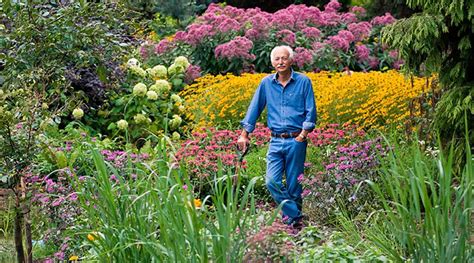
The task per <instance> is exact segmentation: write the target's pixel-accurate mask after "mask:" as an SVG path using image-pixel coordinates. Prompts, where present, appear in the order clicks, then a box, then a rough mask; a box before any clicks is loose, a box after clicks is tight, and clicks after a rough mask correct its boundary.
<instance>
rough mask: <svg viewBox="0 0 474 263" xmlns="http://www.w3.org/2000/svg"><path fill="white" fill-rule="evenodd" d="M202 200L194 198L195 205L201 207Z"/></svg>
mask: <svg viewBox="0 0 474 263" xmlns="http://www.w3.org/2000/svg"><path fill="white" fill-rule="evenodd" d="M201 206H202V202H201V199H194V207H196V208H201Z"/></svg>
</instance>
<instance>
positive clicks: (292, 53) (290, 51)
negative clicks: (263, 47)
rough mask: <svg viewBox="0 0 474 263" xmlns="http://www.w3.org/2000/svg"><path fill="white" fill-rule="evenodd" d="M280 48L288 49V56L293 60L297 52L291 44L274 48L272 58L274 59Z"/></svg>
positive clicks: (271, 53)
mask: <svg viewBox="0 0 474 263" xmlns="http://www.w3.org/2000/svg"><path fill="white" fill-rule="evenodd" d="M279 48H284V49H286V50H287V51H288V58H289V59H290V60H293V57H294V54H295V52H293V49H292V48H291V47H290V46H276V47H274V48H273V49H272V52H270V60H271V61H273V58H274V57H275V51H276V50H277V49H279Z"/></svg>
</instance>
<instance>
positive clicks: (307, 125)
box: [299, 79, 317, 140]
mask: <svg viewBox="0 0 474 263" xmlns="http://www.w3.org/2000/svg"><path fill="white" fill-rule="evenodd" d="M305 81H306V83H305V98H304V100H305V104H304V105H305V116H306V118H305V120H304V122H303V127H302V128H303V129H302V131H301V133H300V135H299V137H300V139H302V140H305V139H306V137H307V136H308V134H309V133H310V132H311V131H312V130H313V129H314V128H315V127H316V118H317V113H316V100H315V98H314V92H313V85H312V84H311V80H310V79H306V80H305Z"/></svg>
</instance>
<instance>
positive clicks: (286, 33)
mask: <svg viewBox="0 0 474 263" xmlns="http://www.w3.org/2000/svg"><path fill="white" fill-rule="evenodd" d="M276 37H277V38H278V39H280V40H281V41H283V42H284V43H286V44H288V45H290V46H291V45H294V44H295V41H296V35H295V33H293V32H292V31H290V30H288V29H283V30H280V31H278V32H277V34H276Z"/></svg>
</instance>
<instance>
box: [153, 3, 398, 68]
mask: <svg viewBox="0 0 474 263" xmlns="http://www.w3.org/2000/svg"><path fill="white" fill-rule="evenodd" d="M340 7H341V4H340V3H339V2H338V1H337V0H331V1H330V2H329V3H328V4H327V5H326V6H325V7H324V9H323V10H320V9H319V8H317V7H314V6H310V7H308V6H306V5H291V6H289V7H287V8H285V9H281V10H279V11H277V12H275V13H273V14H272V13H267V12H263V11H261V10H260V9H259V8H250V9H240V8H235V7H232V6H225V7H223V6H221V5H218V4H214V3H213V4H211V5H209V7H208V9H207V10H206V12H205V13H204V14H203V15H201V16H199V17H198V18H197V19H196V22H195V23H194V24H191V25H189V26H188V27H187V28H186V30H185V31H180V32H177V33H176V34H175V36H174V38H173V40H172V41H169V40H167V39H164V40H162V41H160V42H159V43H158V44H156V45H155V49H154V51H155V54H163V53H165V52H169V51H172V50H173V47H177V45H176V43H186V44H188V45H190V46H191V47H192V48H197V46H206V45H215V44H216V41H217V45H215V47H213V48H214V50H213V51H214V56H215V57H216V58H217V59H224V60H233V59H240V60H243V61H246V62H250V61H253V60H254V59H255V55H256V54H255V53H253V52H254V50H261V49H262V48H263V47H262V45H265V44H266V43H268V42H269V41H270V42H275V45H276V44H287V45H290V46H292V47H294V48H297V46H296V45H297V43H304V46H305V47H317V49H314V48H313V49H307V51H308V52H304V59H300V61H299V65H306V63H304V62H308V61H310V59H309V58H307V56H308V55H309V54H311V55H313V56H314V55H316V52H318V50H321V49H322V48H324V47H328V48H329V49H333V50H334V52H333V54H332V56H339V55H341V54H342V53H348V52H352V53H355V52H353V51H352V49H353V48H354V49H355V46H356V45H355V43H356V42H360V41H367V40H368V39H369V37H370V35H371V33H372V30H373V27H375V26H384V25H387V24H390V23H393V22H394V21H395V19H394V18H393V16H391V15H390V14H389V13H386V14H385V15H384V16H380V17H375V18H373V19H372V20H371V22H370V23H369V22H363V21H360V19H361V18H363V17H364V16H365V13H366V12H365V9H364V8H362V7H352V8H351V9H350V11H349V12H340V11H339V10H340ZM340 29H342V30H340ZM366 47H369V46H366ZM268 51H269V50H268ZM354 51H355V50H354ZM363 51H364V52H366V51H369V52H370V53H372V52H373V51H372V48H370V49H368V50H367V49H364V50H361V48H359V51H358V52H357V53H359V56H358V57H357V61H359V62H361V63H362V62H364V63H366V64H370V65H371V66H372V67H373V66H374V65H375V62H374V61H373V60H372V61H369V58H368V56H367V55H366V54H360V53H363ZM319 55H320V54H318V56H319ZM371 55H372V56H375V57H377V56H378V54H371ZM191 60H192V58H191ZM335 61H341V60H338V59H337V58H336V59H335ZM245 66H248V63H243V64H242V67H245ZM345 66H347V65H345ZM203 70H204V71H206V72H207V71H209V69H207V68H203Z"/></svg>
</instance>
